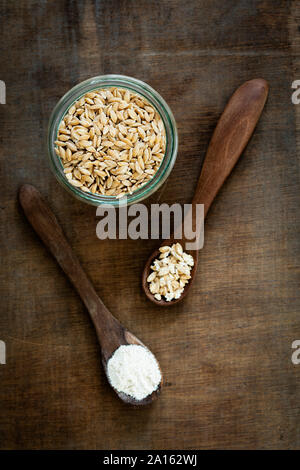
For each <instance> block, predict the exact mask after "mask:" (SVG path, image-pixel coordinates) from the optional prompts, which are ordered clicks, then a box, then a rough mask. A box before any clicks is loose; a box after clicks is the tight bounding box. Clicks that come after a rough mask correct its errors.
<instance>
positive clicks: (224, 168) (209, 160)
mask: <svg viewBox="0 0 300 470" xmlns="http://www.w3.org/2000/svg"><path fill="white" fill-rule="evenodd" d="M267 96H268V83H267V82H266V81H265V80H263V79H262V78H257V79H254V80H249V81H248V82H245V83H244V84H243V85H241V86H240V87H239V88H238V89H237V90H236V91H235V93H234V94H233V95H232V97H231V99H230V100H229V102H228V104H227V106H226V108H225V110H224V112H223V114H222V116H221V118H220V120H219V122H218V124H217V127H216V129H215V131H214V133H213V136H212V139H211V141H210V144H209V147H208V150H207V154H206V157H205V160H204V164H203V168H202V171H201V175H200V178H199V182H198V185H197V189H196V192H195V196H194V199H193V204H204V216H206V214H207V212H208V210H209V208H210V206H211V204H212V202H213V200H214V198H215V197H216V195H217V193H218V191H219V189H220V188H221V186H222V184H223V183H224V181H225V180H226V178H227V177H228V175H229V174H230V172H231V170H232V168H233V167H234V165H235V164H236V162H237V161H238V159H239V157H240V155H241V153H242V152H243V150H244V148H245V147H246V145H247V143H248V141H249V139H250V137H251V135H252V133H253V131H254V129H255V126H256V124H257V122H258V120H259V117H260V115H261V112H262V110H263V107H264V105H265V102H266V99H267Z"/></svg>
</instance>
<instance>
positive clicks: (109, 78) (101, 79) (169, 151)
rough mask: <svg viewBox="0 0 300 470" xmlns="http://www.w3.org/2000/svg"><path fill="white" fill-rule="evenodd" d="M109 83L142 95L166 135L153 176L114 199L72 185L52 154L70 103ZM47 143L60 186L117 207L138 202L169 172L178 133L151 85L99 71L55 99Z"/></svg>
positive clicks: (87, 199) (79, 196)
mask: <svg viewBox="0 0 300 470" xmlns="http://www.w3.org/2000/svg"><path fill="white" fill-rule="evenodd" d="M113 86H116V87H119V88H125V89H129V90H131V91H133V92H135V93H137V94H140V95H142V96H143V97H145V98H146V99H147V100H148V101H149V102H150V104H151V105H153V106H154V107H155V109H156V110H157V112H158V113H159V114H160V116H161V118H162V120H163V123H164V126H165V130H166V138H167V146H166V153H165V155H164V157H163V159H162V163H161V165H160V167H159V169H158V171H157V172H156V173H155V175H153V178H151V179H150V180H149V181H148V182H147V183H145V184H144V185H143V186H142V187H141V188H139V189H137V190H136V191H133V193H132V194H127V193H126V198H120V199H117V198H116V197H115V196H104V195H95V194H93V193H90V192H84V191H82V190H80V188H76V187H74V186H73V185H72V184H71V183H70V182H69V181H68V180H67V178H66V177H65V174H64V173H63V166H62V163H61V161H60V158H59V157H58V156H57V155H56V153H55V150H54V145H55V144H54V141H55V140H56V137H57V132H58V127H59V124H60V122H61V120H62V119H63V117H64V116H65V114H66V112H67V110H68V109H69V108H70V106H71V105H72V104H73V103H74V102H75V101H77V100H78V99H80V97H81V96H83V95H84V94H85V93H88V92H89V91H92V90H96V89H100V88H107V87H113ZM47 146H48V156H49V159H50V166H51V169H52V171H53V173H54V175H55V176H56V178H57V179H58V181H59V182H60V183H61V184H62V185H63V186H64V188H65V189H67V190H68V191H69V192H71V193H72V194H73V196H75V197H76V198H77V199H80V200H82V201H84V202H86V203H88V204H92V205H95V206H99V205H109V206H113V207H118V206H124V205H130V204H133V203H137V202H140V201H142V200H143V199H145V198H146V197H148V196H150V195H151V194H153V192H154V191H156V190H157V189H158V188H159V187H161V185H162V184H163V183H164V182H165V180H166V179H167V177H168V176H169V174H170V172H171V170H172V168H173V166H174V163H175V160H176V156H177V151H178V135H177V127H176V121H175V118H174V116H173V113H172V111H171V109H170V108H169V106H168V104H167V103H166V102H165V100H164V99H163V98H162V97H161V96H160V94H159V93H158V92H157V91H156V90H154V88H152V87H151V86H150V85H148V84H147V83H145V82H143V81H141V80H138V79H136V78H133V77H129V76H126V75H116V74H113V75H99V76H96V77H92V78H89V79H87V80H84V81H83V82H80V83H78V84H77V85H75V86H74V87H72V88H71V89H70V90H69V91H67V92H66V93H65V94H64V95H63V97H62V98H61V99H60V100H59V101H58V103H57V104H56V106H55V108H54V110H53V111H52V114H51V117H50V120H49V126H48V136H47Z"/></svg>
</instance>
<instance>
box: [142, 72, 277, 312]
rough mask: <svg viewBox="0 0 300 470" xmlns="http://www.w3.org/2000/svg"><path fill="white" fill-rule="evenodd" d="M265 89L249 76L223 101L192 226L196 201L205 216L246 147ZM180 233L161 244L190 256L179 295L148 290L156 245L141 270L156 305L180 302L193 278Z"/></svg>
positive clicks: (261, 104)
mask: <svg viewBox="0 0 300 470" xmlns="http://www.w3.org/2000/svg"><path fill="white" fill-rule="evenodd" d="M268 90H269V87H268V83H267V82H266V81H265V80H263V79H262V78H257V79H254V80H249V81H248V82H245V83H244V84H243V85H241V86H240V87H239V88H238V89H237V90H236V91H235V93H234V94H233V95H232V97H231V98H230V100H229V102H228V103H227V106H226V108H225V110H224V112H223V114H222V116H221V117H220V119H219V122H218V124H217V127H216V129H215V131H214V133H213V136H212V139H211V141H210V144H209V147H208V150H207V153H206V157H205V160H204V164H203V168H202V171H201V174H200V178H199V181H198V185H197V188H196V192H195V195H194V198H193V201H192V209H193V214H192V220H193V226H195V215H196V211H195V206H196V204H204V218H205V217H206V215H207V213H208V210H209V208H210V206H211V204H212V202H213V200H214V199H215V197H216V195H217V194H218V192H219V190H220V188H221V186H222V185H223V183H224V181H225V180H226V178H227V177H228V175H229V174H230V172H231V170H232V169H233V167H234V165H235V164H236V162H237V161H238V159H239V157H240V155H241V154H242V152H243V150H244V148H245V147H246V145H247V143H248V141H249V139H250V137H251V135H252V133H253V131H254V129H255V126H256V124H257V122H258V120H259V117H260V115H261V113H262V110H263V107H264V105H265V102H266V100H267V96H268ZM182 233H183V235H182V237H181V238H180V239H178V238H177V239H176V238H175V237H174V234H173V235H172V236H171V237H170V239H169V240H164V241H163V243H162V245H161V246H164V245H172V244H173V243H176V242H179V243H181V245H182V247H183V249H184V250H185V251H186V252H187V253H189V254H191V255H192V256H193V258H194V262H195V264H194V267H193V269H192V272H191V279H190V280H189V283H188V284H187V285H186V286H185V288H184V291H183V293H182V294H181V296H180V297H179V299H176V300H171V301H170V302H167V301H166V300H164V299H163V297H162V299H161V300H156V299H155V298H154V295H153V294H152V293H151V292H150V290H149V284H148V282H147V277H148V276H149V274H150V273H151V272H152V271H151V269H150V266H151V264H152V262H153V261H154V259H156V258H157V257H158V256H159V255H160V252H159V249H156V250H155V251H154V252H153V253H152V254H151V256H150V257H149V259H148V261H147V262H146V265H145V268H144V271H143V275H142V286H143V289H144V292H145V294H146V296H147V297H148V299H150V300H151V301H152V302H154V303H155V304H157V305H160V306H170V305H174V304H176V303H177V302H180V301H181V300H182V299H183V298H184V297H185V296H186V295H187V293H188V291H189V289H190V288H191V285H192V283H193V281H194V279H195V275H196V269H197V264H198V250H194V251H189V250H187V249H186V248H185V244H186V242H190V240H187V239H186V238H185V236H184V230H183V227H182ZM198 235H199V234H198Z"/></svg>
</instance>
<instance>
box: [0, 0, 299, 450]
mask: <svg viewBox="0 0 300 470" xmlns="http://www.w3.org/2000/svg"><path fill="white" fill-rule="evenodd" d="M297 3H298V5H297ZM0 8H1V45H0V48H1V75H0V79H1V80H4V81H5V83H6V85H7V104H6V105H0V115H1V131H0V132H1V170H2V171H1V190H2V193H1V216H2V217H1V278H0V281H1V284H0V289H1V290H0V298H1V314H0V339H1V340H4V341H5V342H6V345H7V364H6V365H0V409H1V412H0V447H1V448H2V449H28V448H34V449H46V448H47V449H107V448H108V449H176V448H177V449H178V448H183V449H193V448H235V449H238V448H239V449H241V448H248V449H254V448H268V449H269V448H300V431H299V378H300V365H299V366H295V365H293V364H292V363H291V352H292V350H291V343H292V341H293V340H295V339H300V325H299V309H300V297H299V256H300V244H299V229H300V213H299V161H298V158H297V131H298V132H299V130H300V124H299V112H300V111H299V109H300V105H299V106H298V107H297V106H295V105H293V104H292V103H291V83H292V81H293V80H294V79H300V63H299V52H300V41H299V36H300V33H299V27H298V25H300V11H299V2H297V1H296V0H295V1H286V0H285V1H283V0H282V1H271V0H248V1H246V0H239V1H236V0H228V1H226V2H220V1H218V0H212V1H210V2H206V1H204V0H200V1H184V2H182V1H181V0H180V1H179V0H174V1H160V2H154V1H144V0H140V1H139V2H136V1H106V2H105V1H102V2H101V1H95V2H94V1H91V0H86V1H67V0H66V1H50V0H49V1H23V0H22V1H16V0H14V1H12V0H7V1H2V2H1V5H0ZM105 73H122V74H127V75H132V76H135V77H137V78H140V79H142V80H145V81H147V82H148V83H149V84H150V85H152V86H153V87H154V88H155V89H157V90H158V91H159V92H160V93H161V94H162V96H163V97H164V98H165V99H166V101H167V102H168V103H169V105H170V106H171V108H172V110H173V112H174V114H175V117H176V120H177V124H178V131H179V139H180V148H179V154H178V160H177V163H176V165H175V167H174V170H173V172H172V174H171V176H170V178H169V179H168V182H167V184H166V185H165V187H164V189H163V191H161V192H160V194H159V195H156V197H155V200H156V201H157V200H160V201H164V202H170V203H171V202H181V203H184V202H189V201H190V200H191V198H192V195H193V191H194V189H195V187H196V183H197V179H198V175H199V170H200V167H201V162H202V160H203V157H204V155H205V151H206V149H207V146H208V143H209V139H210V137H211V134H212V131H213V129H214V127H215V125H216V123H217V120H218V118H219V116H220V114H221V112H222V110H223V108H224V105H225V103H226V101H227V99H228V98H229V96H230V95H231V94H232V92H233V91H234V89H235V88H236V87H237V86H238V85H240V84H241V83H242V82H243V81H245V80H248V79H251V78H254V77H263V78H265V79H266V80H268V81H269V83H270V95H269V99H268V103H267V105H266V108H265V111H264V113H263V115H262V118H261V120H260V122H259V124H258V127H257V129H256V131H255V134H254V136H253V138H252V140H251V142H250V143H249V145H248V147H247V149H246V151H245V152H244V155H243V157H242V158H241V160H240V161H239V163H238V164H237V166H236V168H235V169H234V172H233V174H232V175H231V177H230V178H229V180H228V181H227V182H226V184H225V186H224V188H223V189H222V190H221V193H220V194H219V196H218V198H217V200H216V202H215V203H214V205H213V207H212V209H211V211H210V214H209V216H208V218H207V223H206V231H205V237H206V239H205V247H204V249H203V250H202V252H201V253H200V266H199V271H198V275H197V280H196V281H195V284H194V286H193V291H192V292H191V293H190V295H189V296H188V297H187V298H186V299H185V300H184V302H183V303H179V304H178V305H176V306H174V308H173V309H167V311H166V310H165V309H163V308H157V307H156V306H155V305H153V304H152V303H151V302H149V301H148V300H147V299H146V297H145V295H144V294H143V292H142V288H141V282H140V280H141V272H142V269H143V265H144V262H145V260H146V259H147V257H148V255H149V254H150V253H151V251H152V250H153V249H154V247H155V246H156V244H157V242H156V241H154V240H153V241H151V240H150V241H148V242H145V241H133V240H120V241H114V240H112V241H99V240H98V239H97V238H96V232H95V228H96V222H97V219H96V215H95V208H93V207H89V206H87V205H84V204H83V203H80V202H78V201H76V200H75V199H73V198H72V197H71V196H69V195H68V194H67V193H66V192H65V191H64V189H63V188H61V187H60V186H59V185H58V183H57V182H56V180H55V178H54V177H53V176H52V174H51V172H50V170H49V168H48V163H47V159H46V155H45V133H46V128H47V122H48V118H49V114H50V112H51V110H52V108H53V106H54V105H55V103H56V102H57V100H58V99H59V98H60V97H61V96H62V95H63V94H64V93H65V92H66V91H67V90H68V89H69V88H70V87H71V86H73V85H74V84H76V83H78V82H80V81H81V80H83V79H86V78H88V77H91V76H94V75H99V74H105ZM297 74H298V75H297ZM25 182H29V183H32V184H34V185H35V186H36V187H37V188H38V189H40V191H41V192H42V193H43V194H44V196H45V197H46V199H47V200H48V202H49V203H50V205H51V207H52V209H53V210H54V212H55V214H56V215H57V217H58V219H59V221H60V223H61V224H62V226H63V228H64V230H65V232H66V234H67V236H68V238H69V239H70V241H71V244H72V246H73V248H74V250H75V251H76V253H77V254H78V256H79V258H80V260H81V262H82V264H83V266H84V268H85V270H86V271H87V273H88V274H89V276H90V277H91V279H92V281H93V282H94V284H95V287H96V289H97V291H98V292H99V294H100V295H101V297H102V299H103V301H104V302H105V303H106V305H107V306H108V308H109V309H110V310H111V311H112V312H113V313H114V314H115V315H116V317H117V318H119V319H120V320H121V321H122V323H124V324H125V325H127V326H128V328H129V329H130V330H132V331H133V332H134V333H136V334H137V336H138V337H139V338H141V339H142V340H143V341H144V342H145V343H146V344H147V345H149V346H150V347H151V349H152V350H153V352H154V353H155V354H156V355H157V357H158V359H159V361H160V363H161V366H162V368H163V371H164V376H165V381H166V385H165V388H164V391H163V394H162V396H161V397H160V399H159V400H157V401H156V402H155V403H154V404H153V405H152V406H151V407H149V408H145V409H134V408H128V407H127V406H126V405H124V404H123V403H122V402H120V401H119V400H118V398H117V397H116V396H115V394H114V393H112V391H111V389H110V387H109V386H108V385H107V383H106V379H105V375H104V373H103V371H102V368H101V363H100V354H99V347H98V345H97V341H96V336H95V333H94V330H93V328H92V326H91V323H90V321H89V319H88V316H87V313H86V311H85V309H84V306H83V304H82V303H81V301H80V300H79V298H78V296H77V294H76V293H75V292H74V290H73V288H72V287H71V285H70V284H69V282H68V280H67V279H66V278H65V276H64V275H63V274H62V272H61V270H60V268H59V267H58V266H57V264H56V263H55V261H54V260H53V259H52V257H51V256H50V255H49V253H48V252H47V251H46V249H45V248H44V246H43V245H42V244H41V242H40V241H39V240H38V238H37V236H36V234H35V233H34V232H33V230H32V229H31V227H30V226H29V224H28V223H27V221H26V220H25V218H24V217H23V215H22V214H21V212H20V208H19V206H18V203H17V190H18V188H19V186H20V185H21V184H22V183H25Z"/></svg>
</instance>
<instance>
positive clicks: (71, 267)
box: [19, 184, 162, 405]
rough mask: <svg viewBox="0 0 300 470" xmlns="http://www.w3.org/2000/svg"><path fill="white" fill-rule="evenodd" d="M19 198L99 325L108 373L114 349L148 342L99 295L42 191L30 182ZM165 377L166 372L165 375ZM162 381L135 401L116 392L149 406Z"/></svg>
mask: <svg viewBox="0 0 300 470" xmlns="http://www.w3.org/2000/svg"><path fill="white" fill-rule="evenodd" d="M19 200H20V203H21V206H22V207H23V210H24V212H25V215H26V217H27V219H28V220H29V222H30V223H31V225H32V227H33V228H34V230H35V231H36V233H37V234H38V235H39V237H40V238H41V239H42V241H43V242H44V244H45V245H46V247H47V248H48V249H49V251H50V252H51V253H52V255H53V256H54V258H55V259H56V261H57V262H58V264H59V265H60V266H61V268H62V269H63V271H64V272H65V274H66V275H67V276H68V277H69V279H70V280H71V282H72V284H73V286H74V287H75V289H76V290H77V292H78V294H79V295H80V297H81V299H82V301H83V303H84V304H85V306H86V308H87V310H88V312H89V314H90V317H91V319H92V322H93V324H94V326H95V329H96V333H97V337H98V340H99V343H100V347H101V355H102V364H103V367H104V370H105V373H106V375H107V363H108V360H109V359H110V357H111V356H112V354H113V353H114V351H115V350H116V349H117V348H118V347H119V346H121V345H127V344H138V345H141V346H144V347H145V345H144V344H143V343H142V342H141V341H140V340H139V339H138V338H137V337H136V336H134V335H133V334H132V333H130V332H129V331H128V330H126V328H124V326H123V325H121V323H120V322H119V321H118V320H117V319H116V318H115V317H114V316H113V315H112V314H111V313H110V311H109V310H108V309H107V308H106V307H105V305H104V304H103V302H102V300H101V299H100V297H99V296H98V295H97V293H96V291H95V289H94V287H93V285H92V283H91V281H90V280H89V278H88V277H87V275H86V274H85V272H84V271H83V269H82V267H81V265H80V263H79V261H78V259H77V257H76V255H75V254H74V252H73V250H72V248H71V246H70V245H69V242H68V241H67V239H66V237H65V235H64V233H63V231H62V228H61V226H60V225H59V223H58V221H57V219H56V217H55V215H54V214H53V212H52V211H51V209H50V208H49V206H48V205H47V204H46V202H45V201H44V199H43V197H42V195H41V193H40V192H39V191H38V190H37V189H36V188H35V187H34V186H31V185H29V184H25V185H24V186H22V187H21V188H20V191H19ZM161 376H162V374H161ZM161 387H162V380H161V383H160V385H159V387H158V388H157V390H155V391H154V392H153V393H152V394H151V395H148V396H147V397H146V398H144V399H143V400H140V401H138V400H135V399H134V398H132V397H131V396H129V395H126V394H124V393H122V392H118V391H117V390H116V389H114V390H115V392H116V393H117V394H118V396H119V397H120V398H121V400H123V401H124V402H126V403H129V404H131V405H146V404H148V403H151V402H152V401H153V400H154V399H155V398H156V397H157V396H158V394H159V393H160V390H161Z"/></svg>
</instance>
